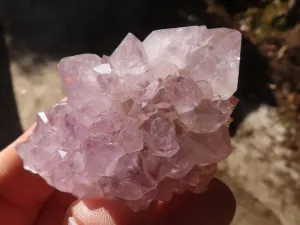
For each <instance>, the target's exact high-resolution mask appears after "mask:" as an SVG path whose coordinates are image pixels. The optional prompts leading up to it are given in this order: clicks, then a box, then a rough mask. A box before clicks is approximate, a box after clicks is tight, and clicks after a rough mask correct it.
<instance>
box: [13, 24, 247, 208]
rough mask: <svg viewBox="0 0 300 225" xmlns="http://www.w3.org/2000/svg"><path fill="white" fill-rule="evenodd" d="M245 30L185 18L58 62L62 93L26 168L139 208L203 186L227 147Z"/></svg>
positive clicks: (22, 150) (42, 123)
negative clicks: (105, 51)
mask: <svg viewBox="0 0 300 225" xmlns="http://www.w3.org/2000/svg"><path fill="white" fill-rule="evenodd" d="M240 46H241V34H240V33H239V32H238V31H235V30H231V29H225V28H217V29H207V28H206V27H205V26H200V27H199V26H191V27H183V28H175V29H165V30H156V31H153V32H152V33H151V34H150V35H149V36H148V37H147V38H146V39H145V40H144V41H143V42H141V41H139V40H138V39H137V38H136V37H135V36H134V35H132V34H128V35H127V36H126V37H125V39H124V40H123V41H122V43H121V44H120V45H119V47H118V48H117V49H116V50H115V51H114V52H113V54H112V55H111V56H109V57H108V56H103V57H102V58H100V57H99V56H97V55H93V54H84V55H77V56H72V57H67V58H64V59H62V60H61V61H60V63H59V64H58V72H59V74H60V76H61V78H62V81H63V87H64V89H65V91H66V95H67V99H68V100H67V101H66V102H62V103H58V104H56V105H55V106H54V107H53V108H51V109H49V110H46V111H45V112H39V113H38V116H37V126H36V128H35V130H34V132H33V134H32V135H31V137H30V138H29V140H28V141H26V142H24V143H22V144H20V145H19V146H18V147H17V151H18V153H19V154H20V156H21V157H22V159H23V161H24V167H25V168H26V169H27V170H30V171H31V172H33V173H38V174H39V175H40V176H42V177H43V178H44V179H45V180H46V181H47V182H48V183H49V184H50V185H52V186H54V187H55V188H57V189H58V190H61V191H64V192H69V193H72V194H74V195H75V196H77V197H79V198H84V197H106V198H117V199H120V200H122V201H124V202H125V203H126V204H127V205H128V206H129V207H130V208H131V209H133V210H134V211H138V210H141V209H145V208H147V207H148V205H149V203H150V202H151V201H152V200H162V201H168V200H169V199H170V198H171V197H172V194H173V193H174V192H177V193H182V192H184V191H186V190H190V191H193V192H196V193H200V192H202V191H204V190H205V189H206V187H207V185H208V183H209V182H210V180H211V179H212V177H213V176H214V173H215V171H216V165H217V162H219V161H220V160H222V159H224V158H226V157H227V156H228V155H229V154H230V152H231V146H230V138H229V134H228V127H227V125H228V121H229V120H230V115H231V113H232V111H233V109H234V107H235V105H236V103H237V101H236V99H235V98H233V97H231V96H232V95H233V93H234V92H235V91H236V88H237V80H238V71H239V61H240Z"/></svg>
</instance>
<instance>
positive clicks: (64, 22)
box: [0, 0, 300, 225]
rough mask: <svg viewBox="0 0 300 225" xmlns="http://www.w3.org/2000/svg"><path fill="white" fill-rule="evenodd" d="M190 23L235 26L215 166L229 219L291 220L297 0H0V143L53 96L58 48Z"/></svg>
mask: <svg viewBox="0 0 300 225" xmlns="http://www.w3.org/2000/svg"><path fill="white" fill-rule="evenodd" d="M195 24H196V25H207V26H208V27H209V28H212V27H229V28H235V29H239V30H240V31H241V32H242V33H243V45H242V54H241V68H240V80H239V87H238V91H237V92H236V96H237V97H238V98H239V99H240V103H239V105H238V107H237V109H236V111H235V112H234V115H233V118H234V122H233V124H232V126H231V134H232V144H233V154H232V155H231V156H230V157H229V158H228V159H227V160H226V161H225V162H222V163H221V165H220V169H219V172H218V176H219V177H220V178H221V179H222V180H223V181H224V182H225V183H227V184H228V185H229V186H230V187H231V189H232V191H233V192H234V195H235V196H236V200H237V212H236V216H235V218H234V221H233V224H234V225H253V224H255V225H299V224H300V138H299V137H300V1H299V0H184V1H183V0H172V1H171V0H127V1H124V0H123V1H121V0H110V1H104V0H85V1H82V0H0V149H1V148H4V147H5V146H6V145H7V144H9V143H10V142H11V141H13V140H14V139H15V138H16V137H17V136H19V135H20V134H21V133H22V131H23V130H24V129H26V128H28V127H29V126H30V125H31V124H32V123H33V122H34V120H35V115H36V112H38V111H40V110H44V109H45V108H47V107H50V106H52V105H53V104H54V103H55V102H56V101H58V100H60V99H61V98H62V97H63V90H62V89H61V85H60V80H59V78H58V75H57V72H56V64H57V62H58V60H59V59H60V58H62V57H64V56H69V55H72V54H79V53H86V52H89V53H97V54H99V55H103V54H110V53H111V52H112V51H113V49H115V48H116V47H117V45H118V44H119V42H120V41H121V40H122V39H123V38H124V37H125V35H126V34H127V33H128V32H132V33H133V34H135V35H136V36H137V37H139V38H140V39H143V38H144V37H146V36H147V35H148V34H149V33H150V32H151V31H152V30H154V29H159V28H170V27H178V26H185V25H195ZM216 215H217V214H216Z"/></svg>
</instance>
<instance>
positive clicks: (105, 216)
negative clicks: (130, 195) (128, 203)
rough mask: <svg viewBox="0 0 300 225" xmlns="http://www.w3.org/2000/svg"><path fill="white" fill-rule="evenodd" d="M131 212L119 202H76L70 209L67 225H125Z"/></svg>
mask: <svg viewBox="0 0 300 225" xmlns="http://www.w3.org/2000/svg"><path fill="white" fill-rule="evenodd" d="M129 214H130V211H129V209H127V207H125V206H124V205H122V204H120V203H119V202H117V201H113V200H106V199H87V200H79V201H76V202H74V203H73V204H72V205H71V206H70V208H69V209H68V211H67V213H66V217H65V223H64V224H65V225H124V224H126V222H127V219H128V218H129Z"/></svg>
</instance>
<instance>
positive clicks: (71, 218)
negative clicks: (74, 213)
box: [68, 217, 77, 225]
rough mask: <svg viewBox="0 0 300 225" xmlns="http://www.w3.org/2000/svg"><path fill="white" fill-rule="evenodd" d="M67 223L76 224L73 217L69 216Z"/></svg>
mask: <svg viewBox="0 0 300 225" xmlns="http://www.w3.org/2000/svg"><path fill="white" fill-rule="evenodd" d="M68 225H77V223H76V221H75V219H74V217H69V218H68Z"/></svg>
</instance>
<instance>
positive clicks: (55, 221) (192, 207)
mask: <svg viewBox="0 0 300 225" xmlns="http://www.w3.org/2000/svg"><path fill="white" fill-rule="evenodd" d="M32 129H33V128H31V129H29V130H28V131H27V132H25V133H24V134H23V135H22V136H21V137H20V138H19V139H18V140H16V141H15V142H14V143H12V144H11V145H9V146H8V147H7V148H5V149H4V150H3V151H2V152H0V224H1V225H61V224H70V225H76V224H77V225H87V224H89V225H228V224H230V222H231V220H232V218H233V216H234V212H235V200H234V197H233V195H232V193H231V191H230V189H229V188H228V187H227V186H226V185H225V184H224V183H222V182H221V181H219V180H218V179H214V180H213V181H212V182H211V184H210V186H209V189H208V190H207V191H206V192H204V193H203V194H198V195H196V194H192V193H186V194H183V195H175V196H174V197H173V199H172V200H171V201H170V202H168V203H161V204H158V203H157V202H153V204H151V206H150V207H149V209H148V210H145V211H141V212H139V213H133V212H131V211H130V210H129V209H127V208H126V207H125V206H124V205H122V204H121V203H119V202H115V201H112V200H106V199H98V200H93V199H85V200H76V198H75V197H73V196H71V195H70V194H67V193H62V192H60V191H58V190H55V189H54V188H53V187H50V186H49V185H47V184H46V182H45V181H44V180H43V179H42V178H41V177H39V176H38V175H36V174H32V173H30V172H28V171H26V170H24V169H23V164H22V160H21V158H20V157H19V156H18V154H17V153H16V150H15V146H16V144H18V143H20V142H22V141H24V140H26V139H27V138H28V136H29V135H30V133H31V132H32Z"/></svg>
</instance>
